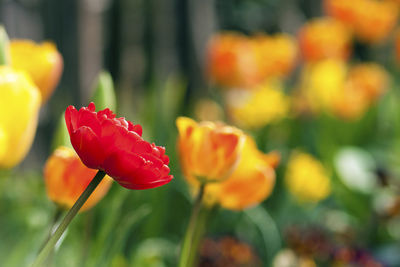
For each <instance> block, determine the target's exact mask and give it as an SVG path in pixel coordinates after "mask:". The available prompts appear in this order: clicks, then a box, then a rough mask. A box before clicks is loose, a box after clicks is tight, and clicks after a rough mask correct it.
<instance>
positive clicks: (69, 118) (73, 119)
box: [65, 106, 78, 133]
mask: <svg viewBox="0 0 400 267" xmlns="http://www.w3.org/2000/svg"><path fill="white" fill-rule="evenodd" d="M77 118H78V111H77V110H76V108H75V107H74V106H69V107H67V109H66V110H65V124H66V125H67V129H68V132H69V133H71V132H73V131H75V130H76V129H77V128H78V123H77Z"/></svg>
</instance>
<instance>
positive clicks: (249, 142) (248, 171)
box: [205, 136, 279, 210]
mask: <svg viewBox="0 0 400 267" xmlns="http://www.w3.org/2000/svg"><path fill="white" fill-rule="evenodd" d="M278 163H279V155H278V154H277V153H274V152H273V153H270V154H264V153H262V152H261V151H259V150H258V149H257V145H256V144H255V142H254V140H253V139H252V138H251V137H249V136H247V137H246V141H245V143H244V147H243V151H242V156H241V158H240V161H239V165H238V167H237V168H236V169H235V171H234V172H233V173H232V174H231V175H230V176H229V177H228V178H227V179H226V180H224V181H222V182H220V183H212V184H209V185H207V187H206V193H205V194H206V198H205V199H206V201H208V202H209V204H213V203H218V204H220V205H221V206H222V207H224V208H226V209H230V210H243V209H246V208H249V207H252V206H255V205H257V204H259V203H261V202H262V201H263V200H265V199H266V198H267V197H268V196H269V195H270V194H271V192H272V189H273V188H274V184H275V170H274V168H275V167H276V165H277V164H278Z"/></svg>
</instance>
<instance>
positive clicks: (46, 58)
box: [10, 40, 63, 103]
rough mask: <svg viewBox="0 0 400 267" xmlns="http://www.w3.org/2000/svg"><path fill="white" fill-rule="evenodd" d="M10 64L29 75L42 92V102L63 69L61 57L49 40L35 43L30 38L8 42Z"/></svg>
mask: <svg viewBox="0 0 400 267" xmlns="http://www.w3.org/2000/svg"><path fill="white" fill-rule="evenodd" d="M10 53H11V66H12V67H14V68H16V69H21V70H24V71H26V72H27V73H29V75H31V77H32V79H33V81H34V82H35V84H36V85H37V86H38V87H39V89H40V92H41V94H42V99H43V103H44V102H46V101H47V99H48V98H49V97H50V95H51V94H52V93H53V91H54V89H55V88H56V86H57V84H58V82H59V80H60V77H61V73H62V69H63V59H62V56H61V54H60V53H59V52H58V51H57V48H56V46H55V45H54V44H53V43H50V42H43V43H41V44H36V43H34V42H33V41H30V40H12V41H11V42H10Z"/></svg>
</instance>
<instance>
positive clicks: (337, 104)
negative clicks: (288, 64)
mask: <svg viewBox="0 0 400 267" xmlns="http://www.w3.org/2000/svg"><path fill="white" fill-rule="evenodd" d="M388 77H389V76H388V74H387V73H386V71H385V70H384V69H383V68H382V67H381V66H379V65H377V64H373V63H363V64H358V65H355V66H353V67H351V68H349V67H348V66H347V65H346V64H345V63H344V62H342V61H338V60H323V61H319V62H317V63H314V64H307V65H306V66H305V67H304V69H303V73H302V78H301V85H300V91H301V92H300V93H299V95H297V96H296V98H294V101H295V107H297V109H299V110H300V112H304V110H307V109H308V110H309V111H311V113H319V112H322V111H325V112H327V113H330V114H332V115H335V116H338V117H340V118H342V119H350V120H351V119H358V118H360V117H361V116H362V115H363V114H364V113H365V111H366V110H367V109H368V108H369V107H370V106H371V105H372V104H373V103H374V102H376V101H377V100H378V99H379V97H380V96H381V95H382V94H383V92H384V91H385V90H386V88H387V86H388V80H389V79H388Z"/></svg>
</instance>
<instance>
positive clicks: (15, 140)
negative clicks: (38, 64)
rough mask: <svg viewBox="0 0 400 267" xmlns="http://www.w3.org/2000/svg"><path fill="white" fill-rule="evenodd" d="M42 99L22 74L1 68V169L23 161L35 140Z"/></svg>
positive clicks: (9, 68)
mask: <svg viewBox="0 0 400 267" xmlns="http://www.w3.org/2000/svg"><path fill="white" fill-rule="evenodd" d="M40 104H41V97H40V92H39V89H38V88H37V87H36V85H35V84H34V83H33V81H32V80H31V79H30V77H28V75H26V74H25V73H24V72H20V71H16V70H14V69H13V68H11V67H7V66H0V144H1V148H0V168H11V167H13V166H15V165H17V164H18V163H19V162H20V161H22V160H23V159H24V157H25V156H26V154H27V153H28V151H29V148H30V147H31V144H32V141H33V138H34V136H35V131H36V126H37V120H38V115H39V108H40Z"/></svg>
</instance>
